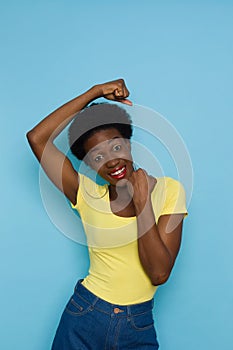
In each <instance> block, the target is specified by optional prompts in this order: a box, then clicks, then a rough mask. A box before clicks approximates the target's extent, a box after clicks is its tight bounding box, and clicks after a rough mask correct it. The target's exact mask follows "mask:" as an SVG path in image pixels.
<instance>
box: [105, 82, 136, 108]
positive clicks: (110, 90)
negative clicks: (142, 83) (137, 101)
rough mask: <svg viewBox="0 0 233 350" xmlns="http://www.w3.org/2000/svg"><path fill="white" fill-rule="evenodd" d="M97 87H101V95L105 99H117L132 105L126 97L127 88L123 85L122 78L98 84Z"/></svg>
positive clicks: (127, 93)
mask: <svg viewBox="0 0 233 350" xmlns="http://www.w3.org/2000/svg"><path fill="white" fill-rule="evenodd" d="M98 88H100V89H101V95H102V96H103V97H104V98H106V99H107V100H112V101H118V102H122V103H125V104H127V105H130V106H132V102H131V101H130V100H128V99H127V97H128V96H129V90H128V89H127V87H126V85H125V82H124V79H117V80H113V81H110V82H107V83H104V84H99V85H98Z"/></svg>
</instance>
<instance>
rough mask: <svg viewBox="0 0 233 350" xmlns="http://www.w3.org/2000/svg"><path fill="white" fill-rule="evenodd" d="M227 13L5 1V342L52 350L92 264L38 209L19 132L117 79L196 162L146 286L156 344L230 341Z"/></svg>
mask: <svg viewBox="0 0 233 350" xmlns="http://www.w3.org/2000/svg"><path fill="white" fill-rule="evenodd" d="M232 18H233V2H232V1H224V0H222V1H216V0H215V1H214V0H212V1H200V0H199V1H198V0H196V1H181V0H180V1H178V0H175V1H166V0H165V1H152V0H151V1H144V2H143V1H131V0H129V1H123V0H118V1H117V2H109V1H101V2H98V3H97V2H96V1H85V2H84V1H75V0H68V1H61V0H57V1H52V0H51V1H45V0H40V1H25V0H22V1H20V2H17V1H16V0H15V1H2V2H1V4H0V23H1V24H0V26H1V31H0V37H1V56H0V60H1V66H0V86H1V95H0V98H1V106H0V113H1V173H0V176H1V243H0V259H1V263H0V281H1V289H0V293H1V298H0V310H1V312H0V333H1V334H0V348H1V349H3V350H13V349H14V350H15V349H23V350H49V348H50V345H51V342H52V339H53V336H54V332H55V329H56V327H57V324H58V321H59V318H60V315H61V312H62V310H63V307H64V305H65V303H66V301H67V300H68V298H69V296H70V295H71V293H72V290H73V287H74V284H75V283H76V280H77V279H78V278H80V277H83V276H84V275H85V274H86V273H87V271H88V255H87V251H86V248H85V246H82V245H79V244H77V243H75V242H74V241H72V240H70V239H68V238H67V237H65V236H64V235H63V234H62V233H61V232H60V231H59V230H58V229H57V227H55V225H54V224H53V223H52V222H51V220H50V219H49V217H48V215H47V213H46V210H45V208H44V206H43V202H42V199H41V196H40V188H39V164H38V163H37V161H36V158H35V157H34V156H33V154H32V152H31V151H30V148H29V146H28V144H27V141H26V137H25V134H26V132H27V131H28V130H30V129H31V128H32V127H33V126H34V125H35V124H36V123H38V122H39V121H40V120H41V119H42V118H43V117H44V116H46V115H47V114H48V113H50V112H51V111H53V110H54V109H55V108H57V107H58V106H59V105H61V104H63V103H65V102H66V101H68V100H69V99H71V98H73V97H75V96H77V95H78V94H80V93H82V92H83V91H85V90H86V89H88V88H89V87H91V86H92V85H93V84H96V83H99V82H104V81H107V80H112V79H115V78H119V77H124V78H125V80H126V82H127V85H128V87H129V89H130V91H131V99H132V100H133V101H134V102H135V103H137V104H141V105H144V106H148V107H150V108H152V109H155V110H157V111H158V112H160V113H161V114H162V115H163V116H165V117H166V118H167V119H168V120H169V121H170V122H171V123H172V124H173V125H174V126H175V127H176V129H177V130H178V131H179V133H180V134H181V136H182V138H183V139H184V141H185V143H186V146H187V148H188V150H189V153H190V156H191V159H192V163H193V171H194V190H193V196H192V201H191V204H190V206H189V216H188V218H187V219H185V220H186V221H185V224H184V235H183V242H182V247H181V251H180V254H179V257H178V259H177V262H176V265H175V268H174V270H173V272H172V275H171V277H170V279H169V281H168V282H167V283H166V284H165V285H163V286H161V287H160V288H159V290H158V292H157V293H156V296H155V301H156V302H155V323H156V328H157V331H158V336H159V341H160V345H161V350H174V349H179V350H187V349H189V350H196V349H199V350H206V349H211V350H217V349H221V350H231V349H232V343H233V322H232V313H233V274H232V244H233V238H232V222H231V218H232V200H231V195H232V189H233V188H232V179H231V177H232V176H233V172H232V170H233V167H232V116H233V99H232V92H233V91H232V90H233V89H232V88H233V86H232V85H233V83H232V82H233V46H232V44H233V42H232V41H233V39H232V33H233V21H232ZM166 175H168V176H170V175H171V174H170V173H169V169H168V171H167V173H166Z"/></svg>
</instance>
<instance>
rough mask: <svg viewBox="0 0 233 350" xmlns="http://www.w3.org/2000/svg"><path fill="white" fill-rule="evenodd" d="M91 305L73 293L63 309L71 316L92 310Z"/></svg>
mask: <svg viewBox="0 0 233 350" xmlns="http://www.w3.org/2000/svg"><path fill="white" fill-rule="evenodd" d="M92 310H93V306H92V305H90V304H89V303H88V302H86V301H85V300H84V299H83V298H81V297H79V296H78V295H77V294H76V293H74V294H73V295H72V296H71V298H70V300H69V301H68V303H67V305H66V307H65V311H66V312H67V313H69V314H71V315H73V316H82V315H85V314H86V313H87V312H89V311H92Z"/></svg>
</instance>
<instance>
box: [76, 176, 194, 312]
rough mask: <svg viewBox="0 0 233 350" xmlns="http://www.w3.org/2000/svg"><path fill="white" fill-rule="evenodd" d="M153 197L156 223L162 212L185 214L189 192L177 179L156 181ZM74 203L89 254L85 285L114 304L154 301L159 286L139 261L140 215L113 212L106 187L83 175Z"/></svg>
mask: <svg viewBox="0 0 233 350" xmlns="http://www.w3.org/2000/svg"><path fill="white" fill-rule="evenodd" d="M151 199H152V205H153V210H154V214H155V218H156V222H157V223H158V219H159V217H160V216H161V215H164V214H172V213H174V214H175V213H184V214H185V216H186V215H187V210H186V204H185V191H184V188H183V186H182V185H181V183H180V182H179V181H177V180H174V179H172V178H170V177H160V178H157V183H156V185H155V187H154V190H153V192H152V194H151ZM70 204H71V207H72V208H73V209H76V210H77V211H78V212H79V214H80V216H81V219H82V222H83V226H84V230H85V233H86V236H87V244H88V249H89V255H90V268H89V274H88V275H87V276H86V278H85V279H84V280H83V282H82V284H83V285H84V286H85V287H86V288H87V289H88V290H90V291H91V292H92V293H94V294H95V295H97V296H98V297H100V298H102V299H104V300H106V301H108V302H110V303H113V304H119V305H128V304H136V303H141V302H144V301H147V300H150V299H152V298H153V296H154V293H155V291H156V288H157V287H156V286H153V285H152V284H151V281H150V279H149V277H148V276H147V274H146V273H145V271H144V269H143V267H142V265H141V262H140V259H139V255H138V242H137V222H136V217H119V216H117V215H115V214H113V213H112V211H111V207H110V199H109V191H108V185H104V186H100V185H97V184H96V183H95V182H93V181H92V180H91V179H89V178H88V177H86V176H84V175H82V174H79V191H78V193H77V202H76V205H73V204H72V203H71V202H70Z"/></svg>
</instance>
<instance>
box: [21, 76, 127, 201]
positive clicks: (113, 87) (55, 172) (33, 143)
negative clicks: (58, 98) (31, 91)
mask: <svg viewBox="0 0 233 350" xmlns="http://www.w3.org/2000/svg"><path fill="white" fill-rule="evenodd" d="M128 95H129V92H128V90H127V88H126V86H125V83H124V80H123V79H119V80H115V81H111V82H108V83H104V84H99V85H95V86H93V87H92V88H90V89H89V90H88V91H86V92H85V93H83V94H82V95H80V96H78V97H76V98H74V99H73V100H71V101H69V102H67V103H66V104H64V105H63V106H61V107H60V108H58V109H57V110H55V111H54V112H52V113H51V114H49V115H48V116H47V117H46V118H44V119H43V120H42V121H41V122H39V123H38V124H37V125H36V126H35V127H34V128H33V129H32V130H30V131H28V132H27V134H26V136H27V139H28V142H29V144H30V147H31V149H32V151H33V153H34V154H35V156H36V158H37V159H38V161H39V162H40V164H41V166H42V167H43V169H44V171H45V173H46V174H47V175H48V177H49V178H50V180H51V181H52V182H53V183H54V184H55V185H56V186H57V187H58V188H59V190H60V191H62V192H63V193H64V194H65V195H66V197H67V198H68V199H69V200H70V201H71V202H72V203H73V204H76V197H77V191H78V173H77V172H76V170H75V169H74V168H73V166H72V163H71V162H70V160H69V158H68V157H66V156H65V155H64V154H63V153H62V152H61V151H60V150H59V149H58V148H57V147H56V146H55V145H54V142H53V141H54V139H55V138H56V137H57V136H58V135H59V134H60V132H61V131H62V130H63V129H64V128H65V127H66V126H67V124H68V123H69V122H70V121H71V120H72V119H73V118H74V116H75V115H76V114H77V113H78V112H79V111H80V110H82V109H83V108H84V107H85V106H86V105H87V104H89V103H90V102H91V101H93V100H95V99H97V98H99V97H105V98H107V99H109V100H115V101H119V102H122V103H127V104H131V102H130V101H128V100H127V99H126V97H128Z"/></svg>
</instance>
